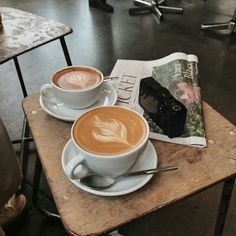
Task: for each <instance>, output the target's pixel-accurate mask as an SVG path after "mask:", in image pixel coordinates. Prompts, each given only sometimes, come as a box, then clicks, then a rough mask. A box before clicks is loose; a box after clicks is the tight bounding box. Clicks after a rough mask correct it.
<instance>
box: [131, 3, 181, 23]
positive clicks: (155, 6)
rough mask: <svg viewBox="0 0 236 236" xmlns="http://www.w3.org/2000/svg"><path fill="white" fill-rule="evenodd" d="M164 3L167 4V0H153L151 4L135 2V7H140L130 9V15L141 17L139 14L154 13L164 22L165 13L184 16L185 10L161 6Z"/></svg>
mask: <svg viewBox="0 0 236 236" xmlns="http://www.w3.org/2000/svg"><path fill="white" fill-rule="evenodd" d="M163 3H165V0H153V1H151V2H146V1H143V0H134V5H136V6H138V7H136V8H130V9H129V14H130V15H139V14H147V13H153V14H155V15H156V16H157V18H158V19H159V20H162V18H163V13H174V14H183V12H184V9H183V8H179V7H169V6H163V5H161V4H163ZM162 11H163V13H162Z"/></svg>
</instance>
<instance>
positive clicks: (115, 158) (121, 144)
mask: <svg viewBox="0 0 236 236" xmlns="http://www.w3.org/2000/svg"><path fill="white" fill-rule="evenodd" d="M148 137H149V126H148V124H147V122H146V120H145V119H144V118H143V117H142V116H141V115H139V114H138V113H137V112H135V111H133V110H131V109H128V108H124V107H120V106H105V107H97V108H94V109H91V110H89V111H88V112H86V113H85V114H83V115H82V116H81V117H79V118H78V119H77V120H76V121H75V122H74V124H73V126H72V129H71V139H72V141H73V144H74V147H75V150H76V152H77V153H78V155H77V156H75V157H74V158H73V159H72V160H71V161H70V162H69V163H68V164H67V166H66V168H65V172H66V174H67V176H68V177H69V178H72V179H76V178H81V177H83V173H85V171H83V166H84V168H86V169H89V170H90V171H92V172H95V173H97V174H99V175H104V176H105V175H120V174H123V173H125V172H127V171H128V170H129V169H130V168H131V167H132V166H133V165H134V164H135V162H136V160H137V159H138V157H139V155H140V154H141V153H142V152H143V151H144V149H145V147H146V145H147V142H148ZM78 166H80V170H81V171H80V173H78V171H76V174H75V173H74V170H75V169H77V167H78Z"/></svg>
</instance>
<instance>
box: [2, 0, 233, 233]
mask: <svg viewBox="0 0 236 236" xmlns="http://www.w3.org/2000/svg"><path fill="white" fill-rule="evenodd" d="M108 2H109V3H111V4H112V5H113V6H114V9H115V12H114V13H113V14H109V13H105V12H102V11H99V10H97V9H92V8H91V9H89V7H88V1H87V0H41V1H36V0H22V1H18V0H0V6H2V7H3V6H6V7H14V8H18V9H21V10H24V11H29V12H32V13H34V14H38V15H41V16H44V17H46V18H49V19H52V20H55V21H60V22H62V23H64V24H66V25H68V26H71V27H72V29H73V31H74V32H73V33H72V34H70V35H68V36H67V37H66V42H67V45H68V49H69V52H70V55H71V59H72V63H73V64H74V65H89V66H94V67H96V68H98V69H100V70H101V71H102V72H103V73H104V74H109V73H110V71H111V70H112V68H113V66H114V64H115V62H116V60H117V59H137V60H154V59H158V58H161V57H164V56H166V55H168V54H170V53H173V52H177V51H180V52H185V53H187V54H196V55H197V56H198V58H199V62H200V63H199V68H200V75H201V78H200V82H201V88H202V97H203V100H205V101H206V102H208V103H209V104H210V105H211V106H213V107H214V108H215V109H216V110H217V111H219V112H220V113H221V114H222V115H224V116H225V117H226V118H227V119H229V120H230V121H231V122H232V123H234V124H236V106H235V105H236V92H235V91H236V35H235V34H234V35H228V34H227V32H226V31H221V32H203V31H201V30H200V25H201V24H202V23H211V22H225V21H228V20H229V19H230V18H231V16H232V14H233V11H234V9H235V7H236V0H227V1H220V0H207V1H202V0H175V1H174V0H168V1H167V2H168V4H169V5H174V6H178V7H183V8H184V15H174V14H168V15H167V14H165V15H164V20H163V21H162V22H161V23H158V22H157V21H156V19H155V17H154V15H152V14H151V15H150V14H148V15H144V16H129V14H128V9H129V8H130V7H133V3H132V1H127V0H116V1H115V0H108ZM19 62H20V65H21V69H22V72H23V77H24V80H25V84H26V87H27V90H28V93H29V94H31V93H33V92H35V91H38V90H39V88H40V86H41V85H42V84H44V83H47V82H48V81H49V78H50V76H51V74H52V73H53V72H54V71H56V70H58V69H60V68H62V67H64V66H66V62H65V59H64V56H63V53H62V50H61V47H60V42H59V41H58V42H52V43H50V44H48V45H45V46H42V47H40V48H37V49H35V50H33V51H31V52H28V53H26V54H24V55H22V56H20V57H19ZM22 99H23V97H22V93H21V90H20V86H19V83H18V79H17V74H16V71H15V67H14V64H13V62H12V61H9V62H7V63H5V64H3V65H1V66H0V116H1V118H2V120H3V122H4V123H5V125H6V127H7V129H8V131H9V134H10V137H11V138H12V139H16V138H19V137H20V135H21V129H22V122H23V112H22V107H21V102H22ZM15 148H16V150H19V147H18V146H17V145H15ZM31 150H32V154H30V161H29V166H28V172H27V180H28V184H27V187H26V189H25V193H26V195H27V197H28V200H29V201H28V205H29V207H28V210H27V211H26V213H25V216H24V217H23V218H22V219H21V220H20V221H18V222H16V223H15V224H14V225H12V226H11V227H8V228H7V229H6V232H7V235H10V236H13V235H14V236H18V235H19V236H23V235H26V236H28V235H30V236H39V235H49V236H51V235H66V232H65V231H64V229H63V226H62V225H61V223H60V222H55V221H51V220H49V219H47V218H45V217H44V216H42V215H41V214H40V213H38V212H37V211H36V210H35V208H34V207H33V206H32V204H31V202H30V197H31V189H32V188H31V186H32V175H33V167H34V160H35V157H34V150H35V149H34V147H33V146H31ZM40 187H41V190H42V194H41V195H40V200H41V203H42V205H47V206H48V207H52V208H53V204H52V203H51V202H50V201H48V200H47V199H48V198H50V191H49V190H48V187H47V184H46V181H45V179H44V177H42V178H41V185H40ZM221 189H222V185H221V184H219V185H216V186H214V187H211V188H210V189H208V190H207V191H204V192H202V193H199V194H196V195H195V196H193V197H190V198H188V199H185V200H183V201H180V202H178V203H175V204H173V205H171V206H169V207H166V208H164V209H161V210H159V211H157V212H155V213H152V214H150V215H148V216H145V217H143V218H142V219H139V220H136V221H134V222H132V223H129V224H127V225H126V226H124V227H122V228H121V232H123V233H124V234H125V235H128V236H131V235H132V236H133V235H147V236H149V235H150V236H152V235H153V236H154V235H161V236H162V235H177V236H179V235H184V236H185V235H186V236H188V235H203V236H208V235H212V233H213V230H214V223H215V219H216V214H217V210H218V204H219V199H220V194H221ZM235 222H236V196H235V193H234V194H233V198H232V200H231V205H230V209H229V215H228V217H227V220H226V226H225V230H224V236H226V235H227V236H234V235H236V224H235Z"/></svg>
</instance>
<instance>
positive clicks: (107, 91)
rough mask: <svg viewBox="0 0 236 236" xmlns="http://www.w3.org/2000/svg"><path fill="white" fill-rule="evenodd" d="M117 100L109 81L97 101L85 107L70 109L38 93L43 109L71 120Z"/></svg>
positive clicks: (65, 119) (55, 116) (62, 118)
mask: <svg viewBox="0 0 236 236" xmlns="http://www.w3.org/2000/svg"><path fill="white" fill-rule="evenodd" d="M116 101H117V93H116V90H115V88H114V87H113V85H112V84H111V83H108V82H107V83H105V84H104V85H103V89H102V92H101V95H100V96H99V99H98V101H97V102H96V103H95V104H93V105H92V106H90V107H87V108H85V109H78V110H77V109H72V108H70V107H68V106H66V105H64V104H59V105H54V104H53V103H50V102H48V101H47V100H45V99H43V97H42V96H41V95H40V97H39V102H40V106H41V107H42V108H43V110H44V111H45V112H46V113H48V114H49V115H51V116H53V117H54V118H57V119H60V120H64V121H70V122H73V121H74V120H75V119H76V118H78V117H79V116H81V115H83V114H84V113H85V112H86V111H88V110H89V109H91V108H93V107H97V106H108V105H114V104H115V103H116Z"/></svg>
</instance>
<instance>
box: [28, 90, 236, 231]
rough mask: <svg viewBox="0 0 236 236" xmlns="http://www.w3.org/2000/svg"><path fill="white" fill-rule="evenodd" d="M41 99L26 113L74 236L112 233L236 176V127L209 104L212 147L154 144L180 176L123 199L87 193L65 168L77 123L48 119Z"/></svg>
mask: <svg viewBox="0 0 236 236" xmlns="http://www.w3.org/2000/svg"><path fill="white" fill-rule="evenodd" d="M38 100H39V96H38V94H34V95H31V96H29V97H27V98H26V99H25V100H24V102H23V108H24V111H25V114H26V117H27V120H28V123H29V126H30V129H31V131H32V135H33V138H34V141H35V143H36V147H37V150H38V153H39V155H40V159H41V162H42V165H43V169H44V172H45V175H46V177H47V180H48V183H49V186H50V189H51V191H52V194H53V197H54V200H55V203H56V205H57V208H58V211H59V213H60V216H61V219H62V222H63V224H64V226H65V228H66V229H67V231H68V232H69V233H70V234H72V235H92V234H98V233H102V232H105V231H108V230H111V229H113V228H116V227H118V226H119V225H122V224H124V223H126V222H129V221H131V220H134V219H136V218H138V217H140V216H142V215H144V214H147V213H149V212H151V211H154V210H156V209H159V208H161V207H164V206H166V205H168V204H170V203H173V202H176V201H178V200H180V199H183V198H185V197H187V196H190V195H192V194H194V193H196V192H198V191H201V190H203V189H204V188H207V187H209V186H211V185H213V184H215V183H217V182H219V181H222V180H224V179H226V178H227V177H230V176H232V175H235V173H236V135H235V134H236V128H235V126H234V125H233V124H231V123H230V122H229V121H228V120H226V119H225V118H224V117H223V116H221V115H220V114H219V113H217V112H216V111H215V110H214V109H213V108H211V107H210V106H209V105H208V104H206V103H204V104H203V105H204V106H203V107H204V117H205V126H206V134H207V139H208V147H206V148H203V149H199V148H193V147H188V146H183V145H176V144H170V143H164V142H160V141H153V144H154V146H155V148H156V151H157V153H158V156H159V160H160V162H159V165H160V166H166V165H176V166H178V167H179V171H177V172H169V173H163V174H161V175H159V176H154V177H153V178H152V179H151V181H150V182H149V183H147V184H146V186H144V187H143V188H141V189H139V190H137V191H136V192H133V193H131V194H128V195H124V196H119V197H102V196H96V195H93V194H90V193H87V192H84V191H83V190H80V189H79V188H77V187H76V186H74V185H73V184H72V183H71V182H70V181H69V180H68V179H67V177H66V176H65V174H64V172H63V170H62V166H61V153H62V150H63V148H64V145H65V144H66V142H67V141H68V140H69V138H70V128H71V125H72V124H71V123H67V122H63V121H60V120H57V119H54V118H52V117H50V116H49V115H47V114H46V113H45V112H44V111H43V110H42V109H41V108H40V105H39V101H38Z"/></svg>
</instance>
